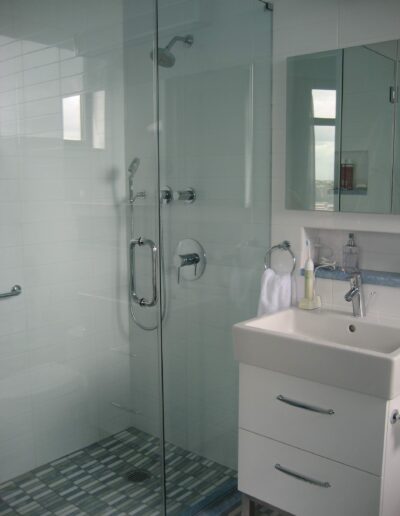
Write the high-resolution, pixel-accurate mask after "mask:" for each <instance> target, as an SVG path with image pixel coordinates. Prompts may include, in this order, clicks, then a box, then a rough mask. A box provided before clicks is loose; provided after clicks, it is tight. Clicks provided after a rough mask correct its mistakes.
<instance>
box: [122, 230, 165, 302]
mask: <svg viewBox="0 0 400 516" xmlns="http://www.w3.org/2000/svg"><path fill="white" fill-rule="evenodd" d="M137 245H138V246H139V247H142V246H144V245H148V246H149V247H150V249H151V268H152V297H151V299H150V300H149V301H148V300H147V299H146V298H144V297H139V296H138V295H137V294H136V271H135V259H136V253H135V248H136V246H137ZM129 249H130V262H131V296H132V299H133V300H134V301H135V303H137V304H138V305H140V306H147V307H150V306H154V305H155V304H156V303H157V301H158V294H157V280H156V278H157V253H158V248H157V246H156V244H155V243H154V242H153V240H150V239H149V238H142V237H139V238H136V239H134V240H131V242H130V245H129Z"/></svg>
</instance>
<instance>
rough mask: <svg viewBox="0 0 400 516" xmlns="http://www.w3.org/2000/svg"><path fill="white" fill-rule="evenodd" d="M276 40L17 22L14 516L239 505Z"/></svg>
mask: <svg viewBox="0 0 400 516" xmlns="http://www.w3.org/2000/svg"><path fill="white" fill-rule="evenodd" d="M271 19H272V13H271V12H270V11H269V10H264V5H263V3H261V2H259V1H258V0H250V1H249V0H235V1H234V2H232V0H213V1H208V0H179V1H177V0H158V1H156V0H155V1H147V0H146V1H143V0H73V1H69V2H64V1H62V0H34V1H33V0H12V1H11V0H0V213H1V215H0V293H1V296H0V413H1V417H0V514H4V515H8V514H32V515H33V514H40V515H45V514H65V515H67V514H96V515H100V514H104V515H106V514H138V515H147V514H149V515H150V514H171V515H172V514H176V515H178V514H196V513H197V512H199V511H201V510H202V509H203V508H205V507H208V506H209V505H210V504H215V503H218V502H219V501H220V500H222V499H223V498H224V496H226V495H229V494H232V493H234V492H235V489H236V468H237V456H236V448H237V443H236V440H237V387H238V385H237V384H238V377H237V376H238V375H237V366H236V364H235V362H234V359H233V352H232V342H231V326H232V324H233V323H235V322H237V321H239V320H244V319H246V318H250V317H252V316H254V315H255V314H256V308H257V297H258V282H259V278H260V275H261V272H262V270H263V263H264V254H265V251H266V249H267V248H268V246H269V217H270V215H269V211H270V199H269V189H270V175H271V171H270V155H271V148H270V140H271V135H270V131H271V32H272V24H271V21H272V20H271Z"/></svg>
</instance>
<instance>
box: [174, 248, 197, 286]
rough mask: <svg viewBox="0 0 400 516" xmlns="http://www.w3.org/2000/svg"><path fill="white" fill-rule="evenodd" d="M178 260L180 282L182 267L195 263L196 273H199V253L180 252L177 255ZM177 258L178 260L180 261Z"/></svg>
mask: <svg viewBox="0 0 400 516" xmlns="http://www.w3.org/2000/svg"><path fill="white" fill-rule="evenodd" d="M177 257H178V260H179V261H180V263H179V262H178V265H177V269H178V278H177V279H178V283H180V277H181V269H182V267H188V266H189V265H194V275H195V276H196V275H197V264H198V263H199V262H200V256H199V255H198V254H197V253H189V254H179V255H177ZM178 260H177V261H178Z"/></svg>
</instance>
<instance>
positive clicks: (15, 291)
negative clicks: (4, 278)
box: [0, 285, 22, 299]
mask: <svg viewBox="0 0 400 516" xmlns="http://www.w3.org/2000/svg"><path fill="white" fill-rule="evenodd" d="M21 292H22V287H21V285H14V286H13V287H12V288H11V290H10V291H9V292H3V294H0V299H4V298H6V297H13V296H19V295H20V294H21Z"/></svg>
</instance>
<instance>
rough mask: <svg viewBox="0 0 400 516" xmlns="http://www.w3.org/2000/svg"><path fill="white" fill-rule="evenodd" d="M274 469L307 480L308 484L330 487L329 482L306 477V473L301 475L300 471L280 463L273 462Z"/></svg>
mask: <svg viewBox="0 0 400 516" xmlns="http://www.w3.org/2000/svg"><path fill="white" fill-rule="evenodd" d="M275 469H277V470H278V471H280V472H281V473H285V475H289V476H290V477H293V478H297V480H302V481H303V482H307V483H308V484H312V485H314V486H318V487H325V488H328V487H332V486H331V484H330V483H329V482H321V480H316V479H315V478H312V477H308V476H306V475H302V474H301V473H297V471H293V470H292V469H288V468H285V467H284V466H281V465H280V464H275Z"/></svg>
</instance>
